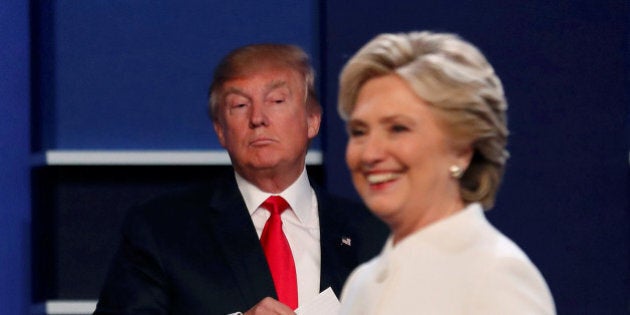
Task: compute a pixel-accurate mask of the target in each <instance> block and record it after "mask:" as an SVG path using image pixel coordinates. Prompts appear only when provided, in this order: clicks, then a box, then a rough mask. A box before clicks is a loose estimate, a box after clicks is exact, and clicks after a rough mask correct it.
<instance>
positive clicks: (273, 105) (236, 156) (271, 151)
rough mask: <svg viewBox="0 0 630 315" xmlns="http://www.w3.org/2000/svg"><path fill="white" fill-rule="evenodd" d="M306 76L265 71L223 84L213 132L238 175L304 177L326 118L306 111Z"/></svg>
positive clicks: (275, 69)
mask: <svg viewBox="0 0 630 315" xmlns="http://www.w3.org/2000/svg"><path fill="white" fill-rule="evenodd" d="M305 88H306V86H305V83H304V80H303V78H302V76H301V75H300V74H299V73H298V72H296V71H294V70H291V69H288V68H283V67H274V66H266V67H260V68H258V69H256V70H254V71H252V72H250V73H248V75H246V76H241V77H237V78H235V79H232V80H229V81H227V82H225V83H224V84H223V87H222V89H221V91H222V94H221V95H220V99H219V104H218V105H219V110H218V117H217V118H216V120H215V122H214V129H215V131H216V133H217V136H218V138H219V142H220V143H221V145H222V146H223V147H224V148H226V149H227V151H228V153H229V154H230V158H231V159H232V164H233V165H234V168H235V169H236V171H237V172H238V173H239V174H241V176H243V177H245V178H246V179H250V180H251V176H256V175H258V174H260V173H261V172H269V173H270V174H286V175H288V176H296V175H295V174H296V173H297V174H298V175H299V173H300V172H302V170H303V168H304V159H305V156H306V151H307V148H308V143H309V140H310V139H312V138H314V137H315V136H316V135H317V133H318V131H319V123H320V120H321V115H320V114H319V112H309V111H307V108H306V105H305V100H306V91H305Z"/></svg>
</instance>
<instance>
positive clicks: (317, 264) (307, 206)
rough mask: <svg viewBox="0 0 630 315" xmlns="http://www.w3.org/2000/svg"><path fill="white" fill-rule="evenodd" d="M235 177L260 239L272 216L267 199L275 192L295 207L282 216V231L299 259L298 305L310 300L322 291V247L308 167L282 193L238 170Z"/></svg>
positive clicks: (297, 263) (297, 262) (297, 266)
mask: <svg viewBox="0 0 630 315" xmlns="http://www.w3.org/2000/svg"><path fill="white" fill-rule="evenodd" d="M235 176H236V183H237V184H238V189H239V190H240V192H241V195H242V196H243V199H244V200H245V205H246V206H247V210H248V211H249V214H250V215H251V217H252V221H253V223H254V226H255V227H256V232H257V233H258V238H260V236H261V234H262V230H263V228H264V226H265V223H266V222H267V219H268V218H269V216H270V214H269V211H267V210H266V209H264V208H261V207H260V205H261V204H262V203H263V201H265V200H266V199H267V198H268V197H269V196H271V195H279V196H282V198H284V199H285V200H286V201H287V203H288V204H289V206H290V207H291V210H292V211H284V212H283V213H282V215H281V218H282V231H284V234H285V235H286V237H287V240H288V241H289V246H291V252H292V254H293V259H294V260H295V271H296V273H297V283H298V305H303V304H304V303H308V302H309V301H311V300H312V299H313V298H315V297H316V296H317V295H318V294H319V280H320V269H321V250H320V244H319V240H320V235H319V216H318V212H317V197H316V196H315V192H314V191H313V188H312V187H311V184H310V183H309V181H308V175H307V173H306V169H304V170H303V171H302V174H301V175H300V177H299V178H298V179H297V180H296V181H295V182H294V183H293V184H291V186H289V187H288V188H287V189H285V190H284V191H283V192H281V193H279V194H270V193H266V192H264V191H262V190H260V189H259V188H258V187H256V186H254V185H253V184H251V183H249V182H248V181H246V180H245V179H244V178H243V177H241V176H240V175H238V174H236V173H235Z"/></svg>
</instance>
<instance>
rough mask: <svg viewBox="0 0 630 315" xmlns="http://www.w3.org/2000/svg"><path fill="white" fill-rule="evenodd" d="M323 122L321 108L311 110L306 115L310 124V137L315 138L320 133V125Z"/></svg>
mask: <svg viewBox="0 0 630 315" xmlns="http://www.w3.org/2000/svg"><path fill="white" fill-rule="evenodd" d="M321 122H322V112H321V111H320V110H311V111H309V112H308V116H307V117H306V124H307V126H308V138H309V139H313V138H315V136H317V134H318V133H319V126H320V124H321Z"/></svg>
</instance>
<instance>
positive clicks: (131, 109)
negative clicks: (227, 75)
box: [0, 0, 630, 314]
mask: <svg viewBox="0 0 630 315" xmlns="http://www.w3.org/2000/svg"><path fill="white" fill-rule="evenodd" d="M24 2H25V1H21V0H5V1H1V2H0V42H2V45H0V110H1V112H0V145H1V146H0V163H1V165H2V168H0V169H1V170H2V171H1V172H0V240H1V241H0V314H24V313H26V310H27V309H28V304H29V303H30V301H29V291H30V288H29V285H28V283H29V272H30V269H29V265H30V252H29V243H30V239H29V237H28V235H29V224H30V211H31V209H30V208H31V206H30V204H31V203H30V187H29V185H30V184H29V158H30V152H29V147H30V146H33V147H34V148H35V149H37V150H39V149H216V148H218V146H217V144H216V140H215V139H214V136H213V134H212V131H211V126H210V124H209V121H208V118H207V116H206V114H205V106H206V89H207V85H208V83H209V79H210V75H211V71H212V68H213V67H214V64H215V63H216V61H217V58H219V57H220V56H222V55H223V54H224V53H225V52H227V51H228V50H230V49H232V48H234V47H236V46H238V45H241V44H245V43H250V42H262V41H283V42H292V43H297V44H299V45H302V46H303V47H304V48H306V50H307V51H309V52H310V53H311V54H312V55H313V56H314V59H315V62H316V65H317V68H318V70H319V72H320V78H321V79H322V80H320V86H321V88H320V90H321V92H322V99H323V103H324V105H325V124H324V128H323V130H322V136H321V137H320V138H321V144H319V143H316V147H321V149H322V150H323V151H324V153H325V156H324V158H325V163H324V167H323V170H324V174H323V175H324V177H325V179H326V183H327V185H326V186H327V188H328V189H329V190H331V191H332V192H334V193H338V194H342V195H346V196H351V197H355V198H356V195H355V194H354V190H353V188H352V186H351V184H350V181H349V177H348V175H347V171H346V167H345V163H344V161H343V152H344V150H345V131H344V128H343V124H342V123H341V121H340V120H339V118H338V117H337V114H336V107H335V105H336V93H337V76H338V73H339V70H340V68H341V66H342V65H343V63H344V62H345V61H346V60H347V59H348V58H349V56H350V55H352V54H353V53H354V52H355V51H356V50H357V49H358V48H359V47H360V46H361V45H362V44H364V43H365V42H366V41H368V40H369V39H370V38H372V37H373V36H374V35H376V34H377V33H380V32H399V31H408V30H414V29H431V30H439V31H452V32H456V33H459V34H461V35H462V36H463V37H464V38H466V39H469V40H470V41H472V42H473V43H475V44H476V45H478V46H479V47H480V48H481V49H482V51H484V53H485V54H486V55H487V56H488V58H489V59H490V61H491V63H492V64H493V65H494V66H495V68H496V70H497V72H498V74H499V76H500V77H501V78H502V80H503V82H504V85H505V89H506V93H507V97H508V100H509V104H510V109H509V123H510V130H511V132H512V134H511V137H510V144H509V149H510V152H511V155H512V157H511V159H510V160H509V162H508V167H507V172H506V176H505V180H504V185H503V186H502V188H501V190H500V192H499V199H498V203H497V206H496V208H495V209H494V210H492V211H491V212H490V213H489V216H490V219H491V220H492V221H493V222H494V223H495V224H496V225H497V226H498V227H499V228H500V229H501V230H502V231H504V232H505V233H506V234H507V235H509V236H510V237H512V238H513V239H514V240H515V241H516V242H517V243H518V244H520V245H521V246H522V247H523V248H524V249H525V251H526V252H527V253H528V254H529V255H530V257H531V258H532V260H533V261H534V262H535V263H536V264H537V265H538V266H539V268H540V270H541V272H542V273H543V275H544V276H545V278H546V279H547V281H548V283H549V286H550V288H551V290H552V293H553V294H554V298H555V300H556V303H557V307H558V312H559V313H560V314H628V313H629V311H628V302H629V301H628V298H629V296H630V290H629V278H628V267H629V262H630V260H629V257H628V237H629V236H630V235H629V234H628V231H629V230H628V225H629V221H628V209H629V205H628V196H629V195H630V183H629V177H630V168H629V167H628V162H629V161H628V147H629V145H628V144H629V143H630V142H629V140H628V138H629V137H628V135H629V134H630V133H629V132H628V127H627V121H628V108H629V104H630V96H629V90H628V89H629V88H630V84H629V83H630V82H629V78H628V74H629V72H628V70H629V68H628V67H629V64H628V63H629V62H630V54H629V52H630V51H629V45H628V39H629V35H630V25H629V24H630V9H629V8H628V6H629V4H628V2H627V1H555V2H552V3H550V2H547V1H521V2H520V3H514V2H504V1H496V0H495V1H485V2H483V3H479V2H477V1H463V0H459V1H448V2H435V1H431V2H410V1H402V0H390V1H388V2H386V3H383V2H381V1H374V0H367V1H366V0H364V1H318V2H317V1H314V2H309V4H308V5H304V4H300V5H296V4H295V3H293V2H291V1H283V0H275V1H268V2H264V3H261V2H257V1H245V0H241V1H229V2H217V3H210V2H208V1H183V2H182V1H160V3H159V4H157V3H156V2H155V1H129V0H119V1H104V0H95V1H80V0H74V1H71V0H58V1H41V2H40V1H32V3H31V5H33V6H34V10H33V12H32V14H33V18H32V19H31V18H29V6H28V4H25V3H24ZM38 8H39V9H38ZM29 26H30V28H29ZM29 31H30V33H29ZM31 40H32V42H31ZM31 47H32V48H33V51H34V55H33V59H32V62H29V58H30V57H29V49H30V48H31ZM31 67H32V68H33V69H34V70H35V71H34V72H33V73H32V75H30V68H31ZM31 84H32V86H31ZM31 95H32V97H31ZM31 99H32V105H33V111H30V110H29V104H31ZM31 115H32V116H33V118H34V120H33V121H32V124H31V125H29V124H30V123H29V119H30V116H31ZM31 128H32V130H33V132H32V133H33V134H32V140H30V139H29V137H30V136H31V132H30V129H31ZM36 280H37V279H36Z"/></svg>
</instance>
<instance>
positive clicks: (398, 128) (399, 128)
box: [390, 125, 409, 133]
mask: <svg viewBox="0 0 630 315" xmlns="http://www.w3.org/2000/svg"><path fill="white" fill-rule="evenodd" d="M390 129H391V131H392V132H395V133H399V132H405V131H408V130H409V128H407V126H405V125H392V126H391V128H390Z"/></svg>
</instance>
